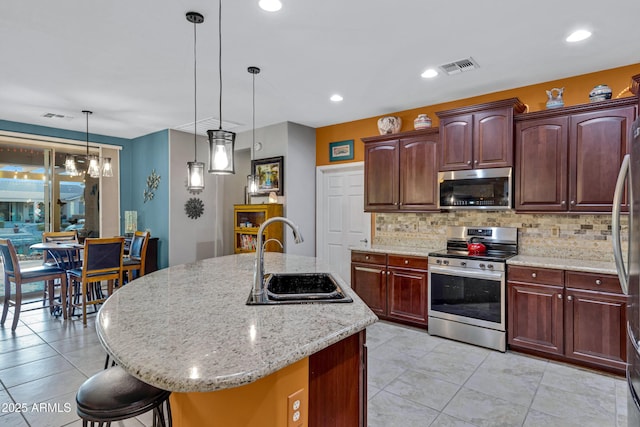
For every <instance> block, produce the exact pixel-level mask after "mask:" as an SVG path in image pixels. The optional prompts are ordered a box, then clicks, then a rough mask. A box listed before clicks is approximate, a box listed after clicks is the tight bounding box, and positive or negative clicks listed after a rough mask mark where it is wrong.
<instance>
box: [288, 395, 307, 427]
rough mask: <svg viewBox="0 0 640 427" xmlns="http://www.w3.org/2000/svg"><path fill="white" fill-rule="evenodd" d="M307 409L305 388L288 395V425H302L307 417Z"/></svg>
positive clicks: (289, 426) (300, 426)
mask: <svg viewBox="0 0 640 427" xmlns="http://www.w3.org/2000/svg"><path fill="white" fill-rule="evenodd" d="M306 410H307V402H306V396H305V394H304V389H303V388H301V389H300V390H298V391H296V392H295V393H292V394H290V395H289V397H287V427H302V426H303V425H304V420H305V419H306V416H305V413H306V412H305V411H306Z"/></svg>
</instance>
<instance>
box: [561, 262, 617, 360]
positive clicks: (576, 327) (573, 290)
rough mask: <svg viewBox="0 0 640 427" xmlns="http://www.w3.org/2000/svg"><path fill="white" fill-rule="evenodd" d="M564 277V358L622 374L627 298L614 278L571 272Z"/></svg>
mask: <svg viewBox="0 0 640 427" xmlns="http://www.w3.org/2000/svg"><path fill="white" fill-rule="evenodd" d="M566 275H567V276H566V277H567V282H566V286H567V288H566V290H565V297H566V303H565V307H566V309H565V318H564V323H565V353H566V355H567V356H568V357H570V358H572V359H575V360H582V361H585V362H589V363H593V364H597V365H605V366H609V367H611V368H614V369H615V370H618V371H619V372H624V370H625V368H626V355H627V346H626V342H627V341H626V336H627V333H626V325H627V315H626V308H627V296H626V295H623V294H622V292H621V289H620V285H619V282H618V278H617V277H615V276H610V275H598V274H591V273H578V272H571V271H567V272H566Z"/></svg>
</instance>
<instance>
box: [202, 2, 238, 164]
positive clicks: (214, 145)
mask: <svg viewBox="0 0 640 427" xmlns="http://www.w3.org/2000/svg"><path fill="white" fill-rule="evenodd" d="M218 72H219V75H220V97H219V107H220V116H219V117H220V127H219V128H218V129H217V130H208V131H207V135H208V136H209V173H212V174H219V175H229V174H234V173H236V170H235V164H234V158H233V154H234V153H233V150H234V145H235V140H236V134H235V133H234V132H229V131H226V130H223V129H222V0H219V2H218Z"/></svg>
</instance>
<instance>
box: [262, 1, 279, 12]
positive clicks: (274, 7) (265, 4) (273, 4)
mask: <svg viewBox="0 0 640 427" xmlns="http://www.w3.org/2000/svg"><path fill="white" fill-rule="evenodd" d="M258 5H259V6H260V7H261V8H262V10H266V11H267V12H277V11H279V10H280V9H282V2H280V0H260V1H259V2H258Z"/></svg>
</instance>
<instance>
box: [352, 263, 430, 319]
mask: <svg viewBox="0 0 640 427" xmlns="http://www.w3.org/2000/svg"><path fill="white" fill-rule="evenodd" d="M427 267H428V261H427V258H426V257H413V256H412V257H407V256H399V255H390V254H389V255H388V254H380V253H373V252H359V251H353V252H352V253H351V287H352V288H353V290H354V291H355V292H356V293H357V294H358V296H360V298H362V300H363V301H364V302H365V303H366V304H367V305H368V306H369V308H371V310H372V311H373V312H374V313H376V315H377V316H378V317H379V318H381V319H385V320H391V321H398V322H401V323H406V324H411V325H414V326H419V327H426V326H427V291H428V281H429V277H428V271H427Z"/></svg>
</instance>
